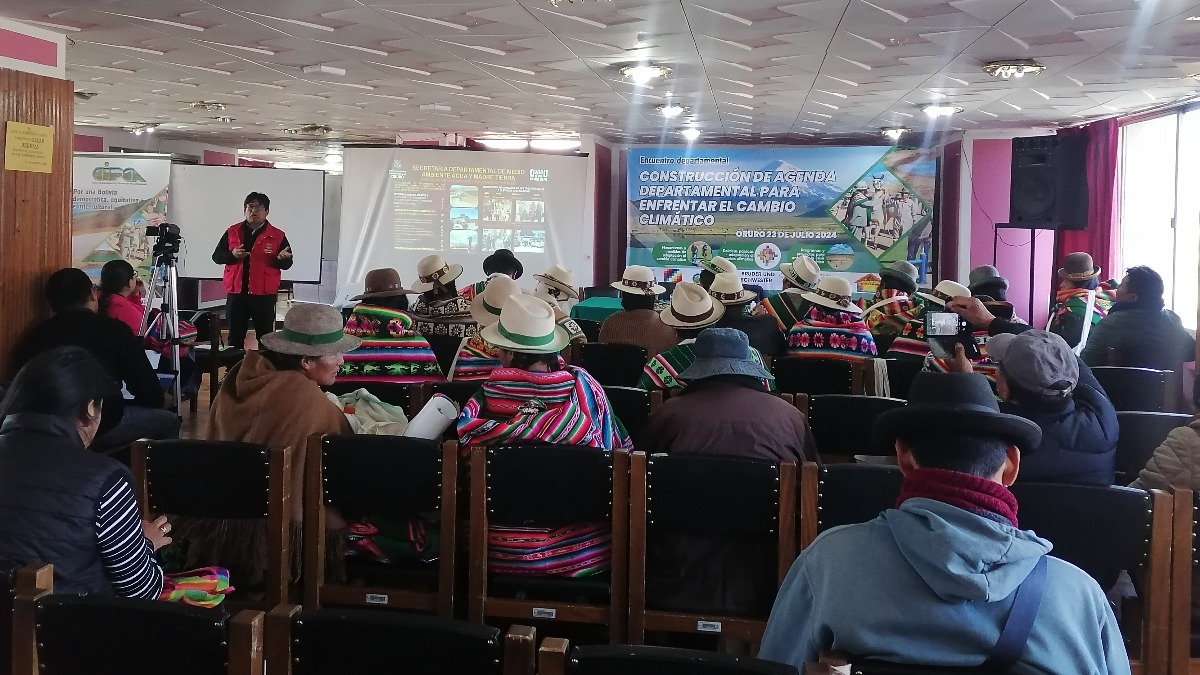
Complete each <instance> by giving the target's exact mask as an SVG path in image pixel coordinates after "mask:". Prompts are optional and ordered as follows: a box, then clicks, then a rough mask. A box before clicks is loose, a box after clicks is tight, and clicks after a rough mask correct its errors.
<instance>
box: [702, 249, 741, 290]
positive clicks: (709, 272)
mask: <svg viewBox="0 0 1200 675" xmlns="http://www.w3.org/2000/svg"><path fill="white" fill-rule="evenodd" d="M697 264H698V265H699V266H700V279H699V280H698V281H697V282H696V283H698V284H700V287H701V288H703V289H704V290H706V291H708V290H712V283H713V280H714V279H716V278H717V275H718V274H723V273H726V272H729V273H732V274H734V275H735V276H736V275H737V273H738V271H737V265H734V264H733V263H731V262H729V261H728V260H726V259H725V258H722V257H721V256H719V255H716V256H713V257H711V258H709V259H708V260H704V259H701V260H700V261H699V262H698V263H697Z"/></svg>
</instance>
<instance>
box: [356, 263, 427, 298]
mask: <svg viewBox="0 0 1200 675" xmlns="http://www.w3.org/2000/svg"><path fill="white" fill-rule="evenodd" d="M363 286H364V287H365V289H364V290H363V292H362V293H359V294H358V295H356V296H354V297H353V298H350V299H351V300H366V299H368V298H394V297H396V296H398V295H409V294H410V293H416V291H413V290H409V289H407V288H405V287H404V282H402V281H400V273H399V272H397V271H396V270H394V269H392V268H390V267H385V268H383V269H377V270H371V271H370V272H367V278H366V281H365V282H364V283H363Z"/></svg>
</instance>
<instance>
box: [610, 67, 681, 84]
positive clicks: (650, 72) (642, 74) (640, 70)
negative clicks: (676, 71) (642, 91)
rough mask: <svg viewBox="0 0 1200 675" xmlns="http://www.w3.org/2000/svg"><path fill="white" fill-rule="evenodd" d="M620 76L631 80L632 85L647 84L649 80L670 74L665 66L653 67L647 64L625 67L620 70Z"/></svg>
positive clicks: (669, 70)
mask: <svg viewBox="0 0 1200 675" xmlns="http://www.w3.org/2000/svg"><path fill="white" fill-rule="evenodd" d="M621 74H622V75H624V76H625V77H627V78H629V79H631V80H633V82H634V84H648V83H649V82H650V80H653V79H654V78H656V77H666V76H667V75H670V74H671V69H670V68H668V67H666V66H653V65H649V64H640V65H636V66H625V67H624V68H622V69H621Z"/></svg>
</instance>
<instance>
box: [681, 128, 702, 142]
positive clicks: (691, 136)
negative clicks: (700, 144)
mask: <svg viewBox="0 0 1200 675" xmlns="http://www.w3.org/2000/svg"><path fill="white" fill-rule="evenodd" d="M679 135H680V136H683V137H684V138H686V139H687V140H688V142H689V143H691V142H692V141H694V140H696V139H697V138H700V130H699V129H697V128H696V127H688V128H686V129H681V130H680V131H679Z"/></svg>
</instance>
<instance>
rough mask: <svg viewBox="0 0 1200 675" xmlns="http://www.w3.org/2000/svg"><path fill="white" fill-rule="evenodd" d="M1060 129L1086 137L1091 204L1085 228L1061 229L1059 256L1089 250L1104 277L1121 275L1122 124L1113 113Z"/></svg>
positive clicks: (1059, 257)
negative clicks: (1089, 122) (1118, 264)
mask: <svg viewBox="0 0 1200 675" xmlns="http://www.w3.org/2000/svg"><path fill="white" fill-rule="evenodd" d="M1059 133H1060V134H1062V135H1064V136H1068V135H1071V136H1084V137H1086V138H1087V141H1088V152H1087V185H1088V202H1089V204H1088V227H1087V229H1086V230H1078V231H1070V232H1066V231H1064V232H1060V233H1059V235H1058V259H1059V260H1062V259H1063V257H1064V256H1065V255H1066V254H1068V253H1072V252H1074V251H1087V252H1088V253H1091V254H1092V259H1093V260H1095V261H1096V264H1097V265H1099V266H1100V267H1101V269H1102V270H1103V275H1104V276H1103V278H1105V279H1110V278H1113V277H1115V278H1117V279H1120V278H1121V270H1118V269H1116V265H1117V250H1118V248H1119V247H1120V245H1121V227H1120V226H1121V186H1120V172H1119V171H1118V169H1119V166H1118V162H1119V158H1120V155H1119V152H1120V138H1121V127H1120V124H1118V122H1117V118H1115V117H1112V118H1109V119H1106V120H1100V121H1097V122H1092V123H1091V124H1086V125H1084V126H1081V127H1076V128H1073V129H1063V130H1062V131H1060V132H1059ZM1055 269H1056V271H1057V266H1055ZM1055 285H1056V286H1057V284H1055Z"/></svg>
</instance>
